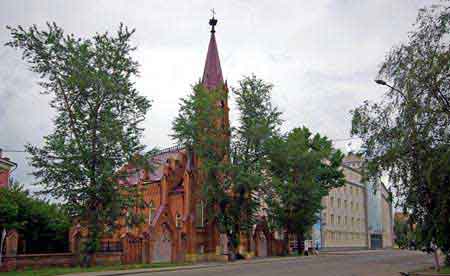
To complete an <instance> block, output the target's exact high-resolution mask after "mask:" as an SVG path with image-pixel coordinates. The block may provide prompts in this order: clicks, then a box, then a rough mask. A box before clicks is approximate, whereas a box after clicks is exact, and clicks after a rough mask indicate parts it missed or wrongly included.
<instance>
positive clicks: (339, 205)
mask: <svg viewBox="0 0 450 276" xmlns="http://www.w3.org/2000/svg"><path fill="white" fill-rule="evenodd" d="M338 208H341V199H340V198H338Z"/></svg>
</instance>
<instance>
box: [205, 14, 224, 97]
mask: <svg viewBox="0 0 450 276" xmlns="http://www.w3.org/2000/svg"><path fill="white" fill-rule="evenodd" d="M209 25H211V38H210V40H209V46H208V54H207V55H206V62H205V69H204V71H203V78H202V84H203V85H204V86H205V87H206V88H208V89H209V90H211V89H215V88H217V87H218V86H219V85H221V84H223V83H224V82H223V76H222V68H221V67H220V59H219V51H218V50H217V43H216V36H215V32H216V30H215V29H214V27H215V26H216V25H217V19H215V18H214V15H213V17H212V18H211V19H210V20H209Z"/></svg>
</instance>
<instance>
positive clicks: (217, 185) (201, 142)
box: [172, 84, 231, 233]
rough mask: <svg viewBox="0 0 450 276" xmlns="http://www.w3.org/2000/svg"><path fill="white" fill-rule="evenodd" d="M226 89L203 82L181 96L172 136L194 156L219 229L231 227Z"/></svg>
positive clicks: (208, 206) (206, 199)
mask: <svg viewBox="0 0 450 276" xmlns="http://www.w3.org/2000/svg"><path fill="white" fill-rule="evenodd" d="M225 97H226V93H225V91H224V90H223V89H216V90H211V91H209V90H208V89H206V88H205V87H204V86H203V85H202V84H197V85H195V86H194V87H193V92H192V93H191V94H190V95H189V96H188V97H187V98H186V99H182V103H181V106H180V112H179V114H178V117H176V119H175V121H174V122H173V126H172V129H173V132H174V134H173V135H172V136H173V138H175V139H176V140H177V141H178V142H179V143H180V144H182V145H184V146H185V147H186V148H187V149H188V150H189V151H190V152H192V153H193V154H194V156H195V164H196V166H197V171H196V177H197V179H198V180H199V182H201V183H203V185H202V188H203V190H202V194H201V195H199V196H202V198H204V199H205V204H206V209H207V210H208V211H209V214H210V218H211V221H217V222H218V226H219V228H220V231H221V232H222V233H226V232H228V231H231V229H230V228H231V222H230V218H229V217H228V216H227V215H226V206H227V205H228V203H229V202H230V201H229V195H228V194H227V189H226V185H229V184H228V183H230V182H229V179H228V178H227V177H226V175H227V173H226V172H227V171H228V170H229V166H228V162H227V161H226V160H227V158H228V152H229V133H230V130H229V126H228V124H227V122H226V121H225V116H224V114H225V113H224V109H223V108H221V107H223V104H222V103H224V101H225V100H226V98H225Z"/></svg>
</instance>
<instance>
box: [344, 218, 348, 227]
mask: <svg viewBox="0 0 450 276" xmlns="http://www.w3.org/2000/svg"><path fill="white" fill-rule="evenodd" d="M344 223H345V225H347V216H345V218H344Z"/></svg>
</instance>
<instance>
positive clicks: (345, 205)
mask: <svg viewBox="0 0 450 276" xmlns="http://www.w3.org/2000/svg"><path fill="white" fill-rule="evenodd" d="M344 208H347V200H344Z"/></svg>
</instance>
